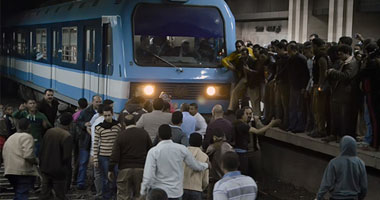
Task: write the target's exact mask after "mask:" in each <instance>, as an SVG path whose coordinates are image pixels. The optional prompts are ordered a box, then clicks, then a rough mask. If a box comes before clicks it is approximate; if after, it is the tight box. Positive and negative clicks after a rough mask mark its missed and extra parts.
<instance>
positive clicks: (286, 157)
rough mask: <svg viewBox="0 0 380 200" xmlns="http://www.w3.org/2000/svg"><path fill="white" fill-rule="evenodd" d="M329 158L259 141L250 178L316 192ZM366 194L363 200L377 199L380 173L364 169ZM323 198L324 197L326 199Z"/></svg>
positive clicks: (277, 143)
mask: <svg viewBox="0 0 380 200" xmlns="http://www.w3.org/2000/svg"><path fill="white" fill-rule="evenodd" d="M331 158H332V157H331V156H326V155H323V154H321V153H316V152H313V151H310V150H307V149H303V148H300V147H295V146H293V145H290V144H286V143H283V142H279V141H275V140H273V139H269V138H262V140H261V154H255V159H253V160H255V162H254V163H253V165H254V168H253V170H254V173H253V174H254V178H255V179H262V178H265V176H271V177H276V178H278V179H280V180H281V181H282V182H286V183H291V184H293V185H295V186H296V187H303V188H305V189H306V190H308V191H309V192H312V193H317V191H318V189H319V186H320V183H321V180H322V176H323V173H324V170H325V168H326V166H327V164H328V162H329V161H330V159H331ZM367 173H368V185H369V188H368V195H367V197H366V200H378V199H379V196H380V192H379V190H378V187H379V185H380V172H379V171H378V170H373V169H367ZM327 196H328V195H326V196H325V197H327Z"/></svg>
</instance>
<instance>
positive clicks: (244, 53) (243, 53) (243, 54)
mask: <svg viewBox="0 0 380 200" xmlns="http://www.w3.org/2000/svg"><path fill="white" fill-rule="evenodd" d="M240 54H241V55H240V57H241V58H247V57H249V51H248V48H246V47H243V48H242V49H241V51H240Z"/></svg>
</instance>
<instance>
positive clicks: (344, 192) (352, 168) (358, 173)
mask: <svg viewBox="0 0 380 200" xmlns="http://www.w3.org/2000/svg"><path fill="white" fill-rule="evenodd" d="M340 151H341V154H340V155H339V156H338V157H336V158H334V159H332V160H331V161H330V163H329V164H328V166H327V168H326V170H325V173H324V175H323V179H322V183H321V186H320V188H319V191H318V194H317V199H318V200H321V199H323V196H324V195H325V194H326V193H327V192H330V194H331V196H332V198H334V199H359V200H362V199H364V197H365V196H366V194H367V188H368V182H367V172H366V169H365V164H364V162H363V161H362V160H361V159H360V158H359V157H357V154H356V141H355V139H354V138H352V137H351V136H344V137H343V138H342V140H341V142H340Z"/></svg>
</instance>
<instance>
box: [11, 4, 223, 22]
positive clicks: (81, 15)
mask: <svg viewBox="0 0 380 200" xmlns="http://www.w3.org/2000/svg"><path fill="white" fill-rule="evenodd" d="M174 1H177V2H180V3H181V2H182V3H184V4H192V3H195V4H201V5H219V6H221V7H225V6H227V5H226V3H225V2H224V0H207V1H206V0H77V1H72V2H66V3H62V4H57V5H52V6H46V7H42V8H36V9H33V10H28V11H25V12H22V13H20V14H17V15H15V16H12V17H10V18H8V19H7V20H6V27H12V26H27V25H38V24H51V23H59V22H67V21H77V20H86V19H96V18H101V17H102V16H107V15H122V13H123V9H124V7H125V6H126V5H128V4H129V5H130V3H132V4H133V3H140V2H150V3H165V2H166V3H170V2H172V3H173V2H174Z"/></svg>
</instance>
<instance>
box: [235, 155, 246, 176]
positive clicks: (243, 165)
mask: <svg viewBox="0 0 380 200" xmlns="http://www.w3.org/2000/svg"><path fill="white" fill-rule="evenodd" d="M237 154H238V155H239V161H240V166H239V171H240V172H241V173H242V174H244V175H246V176H249V174H248V164H249V163H248V153H237Z"/></svg>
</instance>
